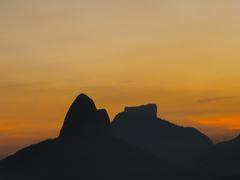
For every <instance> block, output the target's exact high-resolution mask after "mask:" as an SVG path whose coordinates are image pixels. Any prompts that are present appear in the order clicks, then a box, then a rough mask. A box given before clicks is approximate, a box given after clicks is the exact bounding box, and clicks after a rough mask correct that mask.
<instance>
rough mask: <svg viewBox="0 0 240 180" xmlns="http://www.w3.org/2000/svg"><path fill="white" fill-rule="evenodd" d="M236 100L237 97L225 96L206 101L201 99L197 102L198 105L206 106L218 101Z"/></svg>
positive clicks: (206, 99)
mask: <svg viewBox="0 0 240 180" xmlns="http://www.w3.org/2000/svg"><path fill="white" fill-rule="evenodd" d="M233 98H236V96H223V97H214V98H205V99H199V100H197V101H196V103H197V104H205V103H211V102H216V101H223V100H228V99H233Z"/></svg>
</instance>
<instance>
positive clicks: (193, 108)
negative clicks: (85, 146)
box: [0, 0, 240, 157]
mask: <svg viewBox="0 0 240 180" xmlns="http://www.w3.org/2000/svg"><path fill="white" fill-rule="evenodd" d="M239 8H240V2H239V1H238V0H228V1H225V0H208V1H205V0H203V1H193V0H161V1H159V0H132V1H129V0H122V1H112V0H111V1H110V0H102V1H98V0H88V1H75V0H68V1H67V0H51V1H49V0H42V1H37V0H25V1H24V2H20V1H17V0H12V1H7V0H2V1H1V2H0V22H1V28H0V157H3V156H5V155H7V154H9V153H12V152H14V151H16V150H17V149H19V148H20V147H23V146H25V145H28V144H30V143H34V142H37V141H39V140H43V139H46V138H49V137H55V136H56V135H57V133H58V131H59V128H60V127H61V125H62V122H63V119H64V116H65V113H66V111H67V109H68V107H69V105H70V104H71V102H72V101H73V99H74V98H75V96H76V95H78V94H79V93H81V92H84V93H86V94H88V95H89V96H91V97H92V98H93V99H94V100H95V102H96V104H97V106H98V107H99V108H106V109H107V110H108V112H109V114H110V116H111V117H112V118H113V117H114V116H115V115H116V113H117V112H120V111H122V110H123V108H124V106H126V105H139V104H146V103H149V102H152V103H157V104H158V113H159V116H160V117H162V118H166V119H169V120H170V121H172V122H175V123H177V124H180V125H185V126H194V127H196V128H199V129H200V130H201V131H203V132H204V133H206V134H207V135H209V136H210V137H211V138H213V139H214V140H215V141H219V140H225V139H229V138H232V137H234V136H236V135H237V134H238V133H240V125H239V124H240V110H239V104H240V93H239V92H240V83H239V82H240V71H239V67H240V60H239V59H240V48H239V47H240V36H239V32H240V12H239Z"/></svg>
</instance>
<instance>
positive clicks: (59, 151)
mask: <svg viewBox="0 0 240 180" xmlns="http://www.w3.org/2000/svg"><path fill="white" fill-rule="evenodd" d="M109 129H110V121H109V118H108V115H107V112H106V111H105V110H97V109H96V107H95V104H94V102H93V101H92V100H91V99H90V98H89V97H87V96H86V95H84V94H81V95H79V96H78V97H77V98H76V100H75V101H74V102H73V104H72V105H71V107H70V109H69V111H68V113H67V115H66V118H65V120H64V124H63V127H62V129H61V132H60V135H59V137H58V138H56V139H50V140H46V141H43V142H40V143H38V144H34V145H31V146H29V147H27V148H24V149H22V150H20V151H18V152H17V153H16V154H14V155H12V156H9V157H8V158H6V159H4V160H2V161H0V177H2V178H4V179H6V180H15V179H24V180H25V179H45V180H46V179H47V180H48V179H78V178H79V179H98V178H100V179H126V178H127V179H128V178H129V179H130V178H136V179H149V178H150V179H159V178H165V179H175V177H176V176H180V174H181V176H183V173H182V172H180V170H179V169H178V168H176V167H175V166H174V165H170V164H169V163H167V162H165V161H162V160H160V159H158V158H157V157H155V156H154V155H153V154H151V153H148V152H145V151H143V150H141V149H140V148H137V147H135V146H134V145H130V144H128V143H125V142H123V141H122V140H119V139H117V138H115V137H113V136H111V133H110V131H109Z"/></svg>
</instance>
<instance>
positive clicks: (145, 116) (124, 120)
mask: <svg viewBox="0 0 240 180" xmlns="http://www.w3.org/2000/svg"><path fill="white" fill-rule="evenodd" d="M112 132H113V134H114V135H115V136H116V137H118V138H121V139H123V140H125V141H127V142H128V143H130V144H134V145H136V146H138V147H141V148H142V149H145V150H147V151H149V152H151V153H153V154H155V155H156V156H158V157H159V158H161V159H164V160H167V161H170V162H175V163H181V162H184V163H185V162H187V161H192V160H193V159H194V157H195V156H198V155H199V154H201V153H203V152H205V151H206V150H208V149H209V148H211V147H212V146H213V143H212V141H211V140H210V139H209V138H208V137H207V136H206V135H204V134H202V133H201V132H199V131H198V130H196V129H194V128H189V127H181V126H178V125H175V124H172V123H170V122H168V121H166V120H163V119H160V118H158V117H157V106H156V105H155V104H147V105H143V106H137V107H126V108H125V110H124V112H121V113H119V114H118V115H117V116H116V117H115V118H114V120H113V122H112Z"/></svg>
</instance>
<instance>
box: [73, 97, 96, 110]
mask: <svg viewBox="0 0 240 180" xmlns="http://www.w3.org/2000/svg"><path fill="white" fill-rule="evenodd" d="M71 109H72V110H74V109H76V110H77V111H80V110H81V111H95V110H97V109H96V106H95V103H94V101H93V100H92V99H91V98H90V97H88V96H87V95H86V94H80V95H78V96H77V98H76V99H75V101H74V102H73V104H72V105H71V107H70V109H69V110H71Z"/></svg>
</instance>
